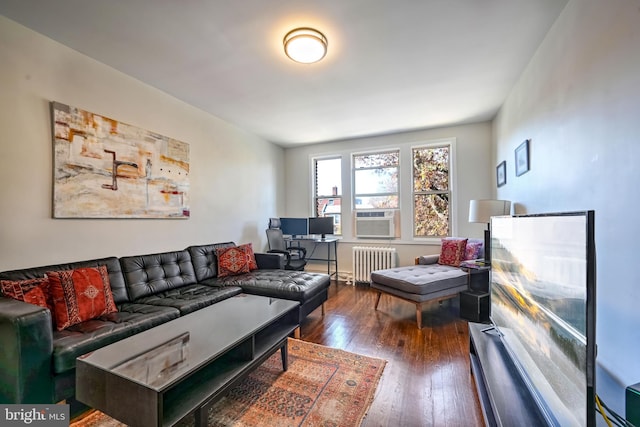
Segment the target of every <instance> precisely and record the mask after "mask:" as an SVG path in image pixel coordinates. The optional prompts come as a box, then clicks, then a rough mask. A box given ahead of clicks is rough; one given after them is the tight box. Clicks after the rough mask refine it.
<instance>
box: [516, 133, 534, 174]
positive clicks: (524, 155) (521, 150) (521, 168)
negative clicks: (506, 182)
mask: <svg viewBox="0 0 640 427" xmlns="http://www.w3.org/2000/svg"><path fill="white" fill-rule="evenodd" d="M529 142H531V140H530V139H527V140H525V141H524V142H523V143H522V144H520V145H519V146H518V148H516V176H520V175H522V174H524V173H527V172H529Z"/></svg>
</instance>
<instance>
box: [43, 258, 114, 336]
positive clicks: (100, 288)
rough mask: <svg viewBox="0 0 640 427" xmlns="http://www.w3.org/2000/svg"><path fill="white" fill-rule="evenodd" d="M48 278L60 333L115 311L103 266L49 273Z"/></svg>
mask: <svg viewBox="0 0 640 427" xmlns="http://www.w3.org/2000/svg"><path fill="white" fill-rule="evenodd" d="M47 277H48V278H49V289H50V291H51V297H52V299H53V305H54V307H55V308H54V313H55V319H56V328H57V329H58V330H59V331H61V330H63V329H65V328H68V327H69V326H71V325H76V324H78V323H81V322H84V321H87V320H91V319H95V318H96V317H99V316H102V315H103V314H109V313H114V312H116V311H118V309H117V307H116V304H115V303H114V301H113V294H112V293H111V286H110V284H109V274H108V273H107V267H105V266H104V265H101V266H99V267H89V268H77V269H75V270H61V271H50V272H48V273H47Z"/></svg>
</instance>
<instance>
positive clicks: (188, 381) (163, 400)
mask: <svg viewBox="0 0 640 427" xmlns="http://www.w3.org/2000/svg"><path fill="white" fill-rule="evenodd" d="M298 305H299V303H298V302H296V301H289V300H283V299H277V298H267V297H261V296H256V295H247V294H240V295H237V296H235V297H232V298H229V299H227V300H224V301H220V302H218V303H215V304H214V305H212V306H210V307H207V308H203V309H200V310H198V311H196V312H194V313H191V314H188V315H186V316H183V317H180V318H178V319H176V320H172V321H170V322H167V323H165V324H163V325H160V326H156V327H155V328H152V329H149V330H147V331H144V332H141V333H139V334H136V335H135V336H132V337H129V338H126V339H124V340H121V341H118V342H115V343H113V344H111V345H108V346H105V347H103V348H101V349H99V350H96V351H94V352H92V353H88V354H86V355H84V356H81V357H79V358H78V359H77V362H76V398H77V399H78V400H79V401H80V402H83V403H85V404H87V405H89V406H91V407H92V408H95V409H98V410H100V411H102V412H104V413H106V414H107V415H109V416H111V417H113V418H115V419H117V420H119V421H121V422H123V423H126V424H128V425H130V426H169V425H174V424H175V423H177V422H178V421H180V420H181V419H182V418H184V417H185V416H186V415H188V414H191V413H195V420H196V425H206V421H207V417H206V410H207V408H208V407H209V406H210V405H211V404H213V403H214V402H215V401H216V400H217V399H219V398H220V397H222V396H223V395H224V393H225V392H226V391H227V390H228V389H229V388H231V387H232V386H233V385H234V384H235V383H237V382H238V381H240V380H241V379H242V378H244V377H245V376H246V375H247V374H249V373H250V372H251V371H252V370H253V369H255V368H256V367H258V366H259V365H260V364H262V363H263V362H264V361H265V360H266V359H267V358H268V357H269V356H271V355H272V354H273V353H275V352H276V351H277V350H278V349H280V351H281V353H282V367H283V369H284V370H286V369H287V363H288V362H287V337H288V336H289V335H290V334H291V333H292V332H293V331H294V330H295V329H296V328H297V327H298V326H299V324H298V317H297V314H298V311H297V307H298Z"/></svg>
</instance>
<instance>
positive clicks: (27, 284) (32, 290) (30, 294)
mask: <svg viewBox="0 0 640 427" xmlns="http://www.w3.org/2000/svg"><path fill="white" fill-rule="evenodd" d="M0 290H1V291H2V295H4V296H5V297H8V298H13V299H16V300H18V301H24V302H28V303H29V304H35V305H39V306H40V307H44V308H48V309H49V310H51V311H52V312H53V305H52V304H51V298H50V294H49V280H47V278H46V277H41V278H37V279H27V280H0Z"/></svg>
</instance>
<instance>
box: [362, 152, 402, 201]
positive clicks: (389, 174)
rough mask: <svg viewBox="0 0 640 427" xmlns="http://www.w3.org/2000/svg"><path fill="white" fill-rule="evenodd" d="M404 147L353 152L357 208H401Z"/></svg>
mask: <svg viewBox="0 0 640 427" xmlns="http://www.w3.org/2000/svg"><path fill="white" fill-rule="evenodd" d="M399 160H400V150H393V151H383V152H377V153H367V154H354V155H353V183H354V197H353V199H354V208H355V209H356V210H359V209H398V208H399V203H400V196H399V193H398V168H399Z"/></svg>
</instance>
